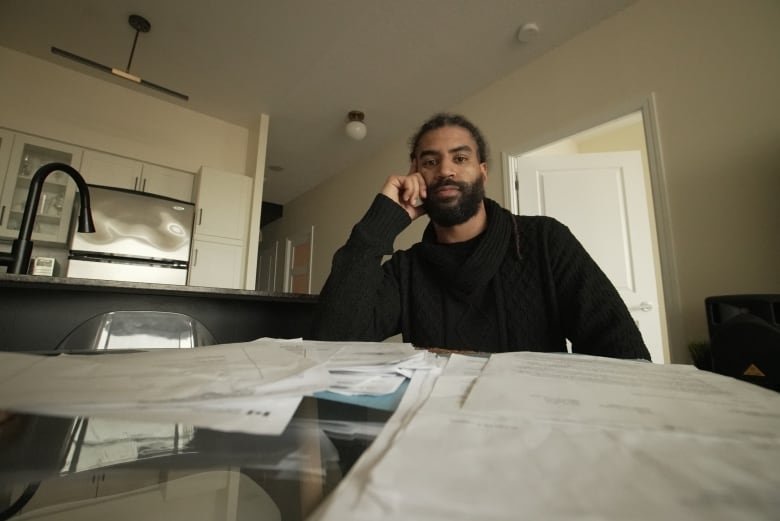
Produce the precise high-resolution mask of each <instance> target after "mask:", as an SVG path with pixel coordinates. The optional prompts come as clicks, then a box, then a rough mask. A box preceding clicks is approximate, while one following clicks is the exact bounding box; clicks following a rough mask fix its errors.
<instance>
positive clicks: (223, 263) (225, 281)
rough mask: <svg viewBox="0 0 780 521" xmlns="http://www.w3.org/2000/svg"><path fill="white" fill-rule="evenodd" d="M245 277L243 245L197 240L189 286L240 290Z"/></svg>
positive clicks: (217, 240) (215, 240)
mask: <svg viewBox="0 0 780 521" xmlns="http://www.w3.org/2000/svg"><path fill="white" fill-rule="evenodd" d="M243 275H244V246H243V244H234V243H232V242H230V241H220V240H219V239H213V240H212V239H203V238H197V237H196V238H195V240H194V241H193V243H192V261H191V263H190V275H189V281H188V285H190V286H207V287H212V288H234V289H240V288H241V287H242V286H243V283H244V280H243V279H244V276H243Z"/></svg>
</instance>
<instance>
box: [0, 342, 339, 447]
mask: <svg viewBox="0 0 780 521" xmlns="http://www.w3.org/2000/svg"><path fill="white" fill-rule="evenodd" d="M0 367H2V374H3V375H4V378H3V379H2V381H0V408H5V409H12V410H18V411H25V412H35V413H40V414H52V415H79V416H90V415H99V416H103V417H122V418H133V419H136V420H144V419H146V420H148V421H153V422H154V421H171V422H192V424H194V425H197V426H200V427H209V428H214V429H222V430H241V431H245V432H253V433H265V434H274V433H279V432H281V430H283V429H284V426H285V425H286V424H287V422H288V421H289V419H290V417H291V416H292V415H293V414H294V412H295V409H296V408H297V405H298V403H299V401H300V399H301V397H302V396H303V395H304V394H308V393H312V392H316V391H319V390H322V389H325V388H327V387H328V386H329V384H330V377H329V375H328V373H327V371H326V370H324V369H322V368H318V367H315V362H313V361H310V360H306V359H304V358H303V357H300V356H298V355H295V354H293V353H290V352H288V351H285V350H283V349H281V348H278V347H273V346H266V345H257V344H253V343H242V344H226V345H219V346H209V347H205V348H199V349H173V350H154V351H148V352H136V353H110V352H109V353H101V354H99V355H88V354H84V355H59V356H37V355H25V354H17V353H0Z"/></svg>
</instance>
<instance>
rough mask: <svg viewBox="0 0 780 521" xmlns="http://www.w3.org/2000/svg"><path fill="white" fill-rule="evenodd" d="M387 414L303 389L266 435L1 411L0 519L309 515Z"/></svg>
mask: <svg viewBox="0 0 780 521" xmlns="http://www.w3.org/2000/svg"><path fill="white" fill-rule="evenodd" d="M391 414H392V411H391V410H382V409H375V408H371V407H364V406H359V405H355V404H349V403H338V402H334V401H331V400H325V399H318V398H313V397H305V398H304V399H303V401H302V402H301V404H300V406H299V407H298V410H297V411H296V413H295V415H294V416H293V419H292V420H291V422H290V423H289V425H288V426H287V428H286V429H285V431H284V432H283V433H282V434H281V435H279V436H267V435H252V434H243V433H230V432H220V431H215V430H209V429H203V428H197V427H192V426H188V425H183V424H178V423H171V424H160V423H142V422H136V421H120V420H108V419H102V418H58V417H51V416H38V415H28V414H16V413H11V412H2V411H0V520H3V519H8V518H12V519H20V520H21V519H36V520H39V519H52V520H54V519H57V520H59V519H74V520H75V519H78V520H84V519H107V518H110V519H112V520H118V519H131V518H132V519H192V520H196V519H214V520H223V519H224V520H234V519H235V520H239V519H281V520H298V519H305V518H306V516H307V515H308V514H309V513H311V512H312V511H313V510H314V509H315V508H316V507H317V505H319V504H320V503H321V502H322V500H323V499H324V498H325V497H326V496H327V495H328V494H329V493H331V492H332V491H333V489H334V488H335V487H336V485H337V484H338V483H339V481H340V480H341V479H342V478H343V477H344V476H345V475H346V473H347V472H348V471H349V470H350V468H351V467H352V465H353V464H354V463H355V461H356V460H357V458H358V457H359V456H360V455H361V454H362V453H363V451H365V450H366V448H367V447H368V446H369V445H370V444H371V442H372V441H373V440H374V438H375V437H376V436H377V435H378V434H379V432H380V430H381V429H382V427H383V425H384V424H385V422H386V421H387V420H388V418H389V417H390V415H391Z"/></svg>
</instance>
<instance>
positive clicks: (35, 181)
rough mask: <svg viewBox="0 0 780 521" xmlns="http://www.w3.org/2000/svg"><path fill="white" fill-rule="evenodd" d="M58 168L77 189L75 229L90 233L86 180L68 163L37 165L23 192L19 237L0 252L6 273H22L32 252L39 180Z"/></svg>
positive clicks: (91, 224)
mask: <svg viewBox="0 0 780 521" xmlns="http://www.w3.org/2000/svg"><path fill="white" fill-rule="evenodd" d="M57 170H60V171H62V172H65V173H66V174H68V175H69V176H70V177H71V178H72V179H73V180H74V181H75V182H76V186H78V188H79V198H80V199H81V211H80V212H79V223H78V230H79V231H80V232H82V233H94V232H95V224H94V223H93V222H92V210H91V208H90V204H89V189H88V188H87V182H86V181H84V178H83V177H81V174H79V173H78V171H76V169H75V168H73V167H72V166H70V165H68V164H65V163H49V164H46V165H43V166H42V167H40V168H39V169H38V170H37V171H36V172H35V175H33V178H32V180H31V181H30V191H29V192H27V202H26V203H25V205H24V214H23V215H22V224H21V226H20V227H19V237H18V238H17V239H16V240H15V241H14V243H13V246H12V247H11V253H0V266H8V271H7V273H26V272H27V268H28V265H29V264H30V256H31V255H32V247H33V242H32V232H33V221H34V220H35V214H36V213H37V212H38V203H39V201H40V198H41V190H42V188H43V181H44V180H45V179H46V177H47V176H48V175H49V174H51V173H52V172H55V171H57Z"/></svg>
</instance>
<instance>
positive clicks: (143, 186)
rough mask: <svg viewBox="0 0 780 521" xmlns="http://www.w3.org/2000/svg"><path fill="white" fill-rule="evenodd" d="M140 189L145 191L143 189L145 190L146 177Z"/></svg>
mask: <svg viewBox="0 0 780 521" xmlns="http://www.w3.org/2000/svg"><path fill="white" fill-rule="evenodd" d="M141 191H142V192H145V191H146V179H144V184H143V185H141Z"/></svg>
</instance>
